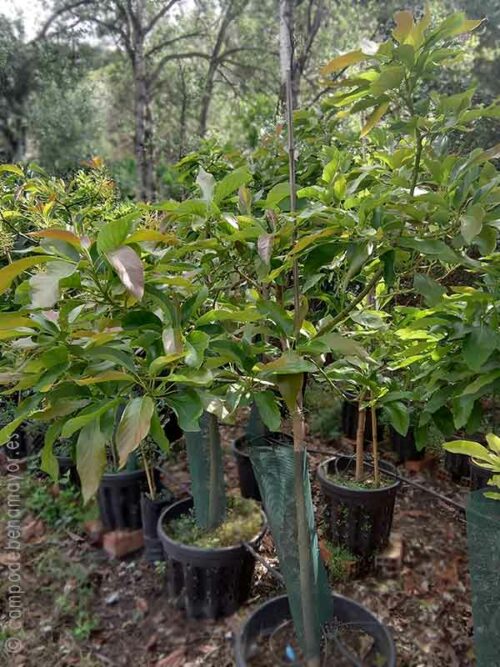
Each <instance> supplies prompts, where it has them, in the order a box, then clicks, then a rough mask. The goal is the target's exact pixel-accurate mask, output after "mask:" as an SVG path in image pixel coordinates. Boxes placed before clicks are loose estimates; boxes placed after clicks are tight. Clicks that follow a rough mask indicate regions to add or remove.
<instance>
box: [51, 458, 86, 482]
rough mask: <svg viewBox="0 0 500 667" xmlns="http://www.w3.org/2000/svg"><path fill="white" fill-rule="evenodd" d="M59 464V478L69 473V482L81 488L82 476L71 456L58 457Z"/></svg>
mask: <svg viewBox="0 0 500 667" xmlns="http://www.w3.org/2000/svg"><path fill="white" fill-rule="evenodd" d="M56 458H57V462H58V464H59V477H63V476H64V475H66V474H68V473H69V481H70V482H71V483H72V484H74V485H75V486H78V487H79V486H81V482H80V476H79V474H78V470H77V469H76V463H75V462H74V461H73V459H72V458H71V456H56Z"/></svg>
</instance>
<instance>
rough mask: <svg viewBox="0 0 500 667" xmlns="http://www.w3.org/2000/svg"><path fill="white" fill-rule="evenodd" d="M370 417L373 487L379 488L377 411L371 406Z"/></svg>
mask: <svg viewBox="0 0 500 667" xmlns="http://www.w3.org/2000/svg"><path fill="white" fill-rule="evenodd" d="M370 412H371V416H372V453H373V474H374V477H375V486H377V487H378V486H380V470H379V455H378V433H377V410H376V409H375V406H374V405H372V407H371V408H370Z"/></svg>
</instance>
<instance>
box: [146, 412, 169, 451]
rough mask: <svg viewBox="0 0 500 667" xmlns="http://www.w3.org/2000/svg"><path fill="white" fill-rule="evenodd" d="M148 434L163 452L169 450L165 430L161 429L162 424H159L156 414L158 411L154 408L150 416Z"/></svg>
mask: <svg viewBox="0 0 500 667" xmlns="http://www.w3.org/2000/svg"><path fill="white" fill-rule="evenodd" d="M149 435H150V436H151V437H152V438H153V440H154V441H155V442H156V444H157V445H158V447H159V448H160V449H161V450H162V452H164V453H165V454H168V453H169V452H170V442H169V439H168V438H167V436H166V435H165V431H164V430H163V426H162V425H161V421H160V418H159V416H158V412H157V411H156V408H155V409H154V411H153V414H152V416H151V428H150V430H149Z"/></svg>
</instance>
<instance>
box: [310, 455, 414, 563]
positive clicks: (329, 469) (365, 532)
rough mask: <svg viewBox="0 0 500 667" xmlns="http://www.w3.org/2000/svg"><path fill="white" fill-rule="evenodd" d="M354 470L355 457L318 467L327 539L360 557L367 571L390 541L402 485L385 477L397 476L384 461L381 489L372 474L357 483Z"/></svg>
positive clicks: (328, 462)
mask: <svg viewBox="0 0 500 667" xmlns="http://www.w3.org/2000/svg"><path fill="white" fill-rule="evenodd" d="M354 467H355V460H354V457H352V456H338V457H336V458H333V459H330V460H328V461H325V462H324V463H322V464H321V465H320V466H319V468H318V480H319V483H320V486H321V490H322V492H323V495H324V497H325V500H326V513H327V516H328V524H327V525H328V532H329V533H330V534H329V535H328V538H329V539H330V540H331V541H332V543H333V544H334V545H337V546H342V547H344V548H346V549H348V550H349V551H350V552H351V553H352V554H354V555H355V556H357V557H358V562H359V565H360V567H362V568H363V569H366V568H367V567H368V566H370V565H371V563H372V562H373V559H374V557H375V554H376V553H377V551H380V550H381V549H383V548H384V547H385V546H386V545H387V543H388V541H389V536H390V532H391V527H392V520H393V515H394V503H395V500H396V493H397V490H398V488H399V486H400V484H401V482H400V481H399V480H397V479H394V477H392V476H390V475H388V474H384V471H385V472H386V473H389V472H390V473H396V469H395V467H394V466H393V465H391V464H390V463H387V462H384V461H381V462H380V469H381V483H380V486H379V487H376V485H375V480H374V478H373V475H371V474H370V475H368V476H367V477H365V478H364V479H363V481H361V482H358V481H356V480H355V479H354V475H353V471H354Z"/></svg>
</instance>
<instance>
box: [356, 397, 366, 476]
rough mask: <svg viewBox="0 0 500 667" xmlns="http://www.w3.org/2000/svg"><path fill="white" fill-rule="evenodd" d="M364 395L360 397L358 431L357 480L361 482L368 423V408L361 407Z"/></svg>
mask: <svg viewBox="0 0 500 667" xmlns="http://www.w3.org/2000/svg"><path fill="white" fill-rule="evenodd" d="M363 398H364V396H363V395H361V396H360V397H359V402H358V430H357V432H356V481H357V482H360V481H361V480H362V479H363V472H364V442H365V425H366V410H365V409H364V408H362V407H361V402H362V401H363Z"/></svg>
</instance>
